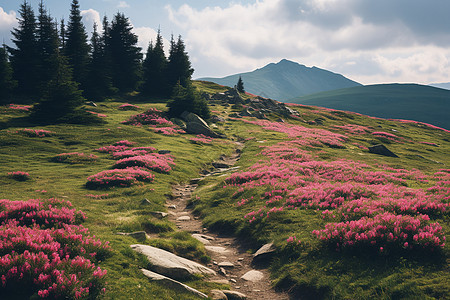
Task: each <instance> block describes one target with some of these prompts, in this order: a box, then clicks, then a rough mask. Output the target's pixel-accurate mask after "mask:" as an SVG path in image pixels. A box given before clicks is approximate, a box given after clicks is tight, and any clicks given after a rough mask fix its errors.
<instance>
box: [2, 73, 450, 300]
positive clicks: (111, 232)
mask: <svg viewBox="0 0 450 300" xmlns="http://www.w3.org/2000/svg"><path fill="white" fill-rule="evenodd" d="M194 84H195V85H196V86H197V87H198V88H199V89H200V90H203V91H206V92H209V93H216V92H221V91H224V89H223V87H220V86H217V85H213V84H210V83H204V82H195V83H194ZM132 100H133V97H131V96H130V97H129V99H126V101H128V102H130V103H133V104H136V105H138V106H140V107H141V108H140V110H138V111H121V110H118V109H117V107H118V106H119V105H121V104H123V102H124V101H125V100H121V101H114V100H109V101H106V102H101V103H98V105H99V106H98V107H89V110H92V111H95V112H98V113H102V114H106V115H107V117H106V118H104V121H105V123H104V124H99V125H95V126H82V125H67V124H60V125H49V126H34V125H33V124H31V123H29V122H28V120H27V119H26V118H25V116H26V115H27V113H23V112H14V111H9V110H8V111H5V112H2V114H1V115H0V124H1V126H0V128H2V129H1V130H0V161H1V162H2V163H1V164H0V185H1V187H2V191H1V198H5V199H10V200H26V199H30V198H50V197H57V198H62V199H66V200H69V201H71V202H72V203H73V205H74V207H75V208H77V209H79V210H82V211H83V212H85V213H86V215H87V217H88V219H87V220H86V222H85V223H84V226H86V227H88V228H89V230H90V231H91V233H92V234H94V235H96V236H97V237H99V238H101V239H102V240H104V241H110V243H111V246H112V249H113V253H112V256H111V257H109V258H107V259H105V261H102V262H101V263H100V267H101V268H103V269H106V270H107V271H108V275H107V281H108V285H107V292H106V294H105V295H104V296H103V298H104V299H196V297H194V296H191V295H189V294H180V293H178V292H174V291H172V290H168V289H165V288H164V287H163V286H160V285H158V284H157V283H152V282H149V281H148V280H147V279H146V278H145V277H144V276H143V275H142V274H141V271H140V270H139V268H142V267H146V266H147V264H148V262H147V261H146V259H144V258H143V257H142V256H141V255H138V254H136V253H135V252H133V251H132V250H131V249H130V247H129V245H131V244H135V243H137V242H140V241H136V240H135V239H133V238H131V237H128V236H122V235H117V234H116V233H117V232H133V231H139V230H146V231H147V232H148V233H153V235H152V236H155V238H152V239H147V240H146V241H144V243H146V244H148V245H154V246H158V247H161V248H164V249H168V250H170V251H174V252H175V253H178V254H179V255H182V256H184V257H188V258H195V259H196V260H197V261H200V262H203V263H205V262H207V261H208V257H207V255H206V253H205V250H204V248H203V246H202V245H201V244H200V243H198V242H197V241H196V240H194V239H192V238H191V237H190V236H189V235H188V234H186V233H183V232H177V231H175V228H174V225H173V224H171V223H169V222H168V221H167V220H164V219H162V220H159V219H156V218H154V217H152V216H151V215H150V212H151V211H166V208H165V206H164V204H165V200H166V195H168V194H170V192H171V185H172V184H176V183H181V182H187V181H188V180H189V179H190V178H195V177H198V175H199V171H200V170H201V169H203V168H207V167H208V164H209V163H210V162H212V161H214V160H216V159H218V157H219V156H220V155H221V154H230V153H231V152H232V151H233V148H234V144H233V143H232V142H231V140H234V141H235V140H241V141H244V142H245V147H244V150H243V153H242V156H241V159H240V161H239V162H238V163H237V166H239V167H240V170H245V169H246V168H248V167H249V166H251V165H253V164H254V163H255V162H257V161H258V160H259V159H261V157H260V156H258V155H257V154H258V153H259V152H260V151H261V146H265V145H272V144H275V143H277V142H280V141H283V140H286V135H285V134H283V133H278V132H272V131H268V130H264V129H262V128H261V127H259V126H256V125H251V124H246V123H243V122H241V121H239V120H230V119H228V118H227V115H228V114H230V113H232V112H233V111H234V110H233V108H232V107H223V106H220V105H215V106H214V107H213V108H212V109H213V110H215V111H217V112H218V113H217V114H219V115H221V116H222V117H224V118H225V119H226V121H225V122H223V124H219V128H218V130H220V131H221V132H223V133H225V134H226V135H227V137H228V138H227V139H223V140H215V141H214V142H213V143H212V144H208V145H198V144H194V143H191V142H189V140H188V138H189V137H192V135H179V136H164V135H161V134H155V133H154V132H153V131H151V130H149V129H147V128H145V126H144V127H134V126H129V125H124V124H121V121H124V120H126V119H127V118H128V117H129V116H131V115H134V114H137V113H140V112H143V111H144V110H146V109H148V108H150V107H156V108H158V109H163V110H164V109H165V106H166V104H165V103H164V102H159V103H157V100H152V101H150V102H149V103H146V102H144V101H143V99H140V100H139V102H133V101H132ZM296 109H297V110H298V111H299V112H300V119H299V120H288V121H289V122H290V123H293V124H298V125H302V126H306V127H316V128H324V129H330V128H332V126H333V125H345V124H347V123H352V124H358V125H364V126H369V127H371V128H373V129H374V130H376V131H385V132H391V133H395V134H396V135H398V136H400V137H402V138H404V139H405V140H408V142H405V143H403V144H400V143H390V144H387V146H388V147H389V149H390V150H392V151H393V152H394V153H396V154H398V155H399V156H400V158H398V159H393V158H388V157H383V156H378V155H373V154H369V153H368V152H367V151H365V150H361V149H360V148H358V147H357V146H356V145H354V144H353V143H358V144H359V145H362V146H366V147H367V146H370V145H372V144H375V143H379V142H380V141H381V140H380V139H379V138H376V137H374V136H372V135H370V134H367V135H354V136H350V138H349V140H348V141H347V142H346V143H345V148H344V149H338V148H329V147H325V146H324V147H321V148H317V149H315V150H314V154H315V155H317V157H318V158H319V159H324V160H335V159H341V158H346V159H352V160H358V161H362V162H365V163H367V164H369V165H371V166H373V169H374V170H376V166H375V165H376V164H386V165H389V166H391V167H394V168H406V169H413V168H416V169H419V170H421V171H423V172H424V173H426V174H432V173H433V172H436V171H437V170H438V169H443V168H449V165H450V158H449V156H448V153H450V135H449V134H448V133H446V132H444V131H440V130H436V129H432V128H428V127H424V126H421V125H417V124H404V123H399V122H395V121H388V120H381V119H372V118H367V117H365V116H361V115H355V114H348V113H343V112H333V111H331V112H330V111H325V110H318V109H316V108H311V107H297V108H296ZM269 118H271V119H272V120H276V119H277V118H278V117H277V116H269ZM317 118H322V119H323V125H308V122H310V121H313V120H316V119H317ZM19 128H33V129H45V130H50V131H53V132H55V134H54V135H53V136H50V137H45V138H28V137H24V136H22V135H19V134H17V133H15V130H16V129H19ZM393 130H395V131H393ZM333 131H336V132H340V131H339V130H333ZM250 138H253V139H250ZM124 139H127V140H129V141H133V142H136V146H152V147H155V148H157V149H158V150H170V151H171V154H172V155H173V156H174V157H175V162H176V166H175V167H174V169H173V170H172V171H171V172H170V174H159V173H156V174H155V175H156V178H155V181H154V182H153V183H150V184H145V185H142V186H134V187H130V188H112V189H109V190H88V189H86V188H85V183H86V179H87V177H88V176H90V175H93V174H96V173H97V172H100V171H103V170H106V169H109V168H111V166H112V165H113V164H114V160H113V159H112V158H111V156H110V155H109V154H105V153H98V152H96V151H94V149H96V148H99V147H102V146H107V145H110V144H112V143H114V142H116V141H119V140H124ZM383 141H384V142H386V140H383ZM409 141H411V142H409ZM419 142H429V143H436V144H438V145H439V147H433V146H431V145H425V144H420V143H419ZM63 152H83V153H86V154H96V155H97V156H98V157H99V158H98V159H97V160H96V161H93V162H87V163H80V164H74V165H71V164H62V163H55V162H52V158H53V157H54V156H55V155H57V154H60V153H63ZM12 171H26V172H28V173H30V176H31V178H30V180H28V181H24V182H19V181H15V180H13V179H11V178H10V177H8V176H7V173H8V172H12ZM229 174H231V172H229V173H226V174H225V175H224V174H217V175H213V176H209V177H207V178H206V179H205V180H203V181H201V183H200V186H199V187H198V189H197V190H196V193H195V194H196V195H197V196H198V197H199V199H196V200H194V201H193V203H194V205H195V212H196V213H198V215H199V216H200V217H202V218H203V221H204V223H205V226H208V227H210V229H212V230H217V231H224V232H227V233H233V234H236V235H238V236H241V237H245V240H246V242H247V243H249V247H250V251H256V250H257V249H258V247H259V246H260V245H262V244H263V243H265V242H269V241H274V242H275V245H276V247H277V249H278V251H279V254H280V255H278V256H277V258H276V259H275V260H274V261H273V263H272V265H271V266H270V269H271V271H272V274H273V279H274V283H275V285H276V286H277V287H278V288H281V289H288V290H291V291H301V293H302V294H301V295H302V296H303V297H306V298H330V299H331V298H336V299H368V298H373V299H414V298H416V299H427V298H428V299H433V298H436V299H439V298H440V299H445V298H449V297H450V294H449V293H450V291H449V288H448V287H449V286H450V276H449V272H448V263H447V262H446V261H445V260H446V259H447V260H448V254H449V247H448V246H446V248H445V249H444V256H443V258H440V259H437V260H436V259H433V257H429V258H427V257H415V256H411V257H366V256H358V255H353V256H352V255H342V254H339V253H334V252H331V251H327V250H326V249H323V248H321V247H320V245H319V244H318V242H317V241H316V240H315V239H313V237H312V236H311V231H312V230H314V229H317V228H321V227H323V226H324V224H325V223H326V222H325V221H324V220H323V219H322V218H321V213H320V212H318V211H314V210H297V211H285V212H283V213H280V214H277V215H274V217H273V218H272V219H270V220H263V221H261V222H259V223H258V224H255V225H254V226H253V225H252V226H250V225H249V224H248V222H245V221H244V219H243V216H244V215H245V214H246V213H248V212H250V211H251V210H253V209H254V208H255V207H258V205H260V204H261V202H262V201H264V200H260V199H259V195H260V194H261V193H262V192H264V191H265V188H264V187H259V188H255V189H252V190H246V191H244V192H238V193H236V194H233V193H234V192H235V190H231V189H223V185H224V179H225V178H226V177H227V175H229ZM408 185H409V186H410V187H412V188H415V187H421V188H423V187H427V186H428V185H429V184H428V185H427V184H426V183H418V182H408ZM42 190H45V191H46V192H45V193H42V192H41V191H42ZM87 194H94V195H100V194H108V196H107V197H106V199H93V198H90V197H87V196H86V195H87ZM251 196H255V199H254V200H252V201H253V202H249V203H248V205H245V206H242V207H237V206H236V202H237V201H238V200H240V199H242V198H250V197H251ZM144 198H147V199H148V200H150V203H149V204H142V200H143V199H144ZM439 222H440V224H441V225H442V226H443V227H444V230H445V232H447V233H448V232H450V224H449V219H448V216H446V217H442V218H440V219H439ZM292 234H295V235H296V236H297V237H298V238H299V239H300V240H302V246H301V247H299V248H298V249H292V248H290V246H289V245H287V243H286V238H287V237H288V236H290V235H292ZM447 237H448V235H447ZM187 284H188V285H190V286H192V287H194V288H197V289H199V290H200V291H202V292H205V293H207V292H208V291H209V290H211V289H214V288H226V287H225V286H220V285H218V284H213V283H208V282H205V281H203V280H200V279H198V278H197V279H194V280H192V281H189V282H187Z"/></svg>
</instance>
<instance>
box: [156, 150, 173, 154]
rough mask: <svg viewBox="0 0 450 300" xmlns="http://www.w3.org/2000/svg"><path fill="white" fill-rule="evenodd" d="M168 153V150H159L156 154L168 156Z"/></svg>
mask: <svg viewBox="0 0 450 300" xmlns="http://www.w3.org/2000/svg"><path fill="white" fill-rule="evenodd" d="M170 152H171V151H170V150H159V151H158V154H169V153H170Z"/></svg>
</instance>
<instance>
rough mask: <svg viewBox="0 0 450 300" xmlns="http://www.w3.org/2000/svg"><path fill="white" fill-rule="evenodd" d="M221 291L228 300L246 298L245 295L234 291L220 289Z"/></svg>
mask: <svg viewBox="0 0 450 300" xmlns="http://www.w3.org/2000/svg"><path fill="white" fill-rule="evenodd" d="M222 292H223V293H224V294H225V295H226V296H227V298H228V300H240V299H247V296H246V295H244V294H242V293H239V292H236V291H229V290H222Z"/></svg>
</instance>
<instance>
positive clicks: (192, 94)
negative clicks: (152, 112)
mask: <svg viewBox="0 0 450 300" xmlns="http://www.w3.org/2000/svg"><path fill="white" fill-rule="evenodd" d="M167 106H168V108H169V111H168V112H167V114H168V115H169V116H170V117H177V118H179V117H180V115H181V114H182V113H183V112H184V111H188V112H191V113H194V114H197V115H199V116H200V117H202V118H203V119H205V120H207V119H209V118H210V117H211V112H210V110H209V107H208V104H207V103H206V100H205V99H203V98H201V97H200V95H199V94H198V93H197V92H196V91H195V89H194V87H193V86H192V84H190V83H189V84H188V85H187V86H186V87H184V86H182V85H181V82H180V81H178V82H177V84H176V85H175V87H174V88H173V95H172V99H171V100H170V101H169V103H168V104H167Z"/></svg>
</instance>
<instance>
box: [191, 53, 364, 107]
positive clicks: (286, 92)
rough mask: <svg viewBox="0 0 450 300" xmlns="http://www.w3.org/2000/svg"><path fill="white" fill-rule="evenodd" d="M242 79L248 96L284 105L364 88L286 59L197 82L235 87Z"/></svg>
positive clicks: (325, 71) (340, 76) (334, 74)
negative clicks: (321, 94)
mask: <svg viewBox="0 0 450 300" xmlns="http://www.w3.org/2000/svg"><path fill="white" fill-rule="evenodd" d="M239 76H241V77H242V80H243V81H244V87H245V90H246V91H247V92H249V93H252V94H255V95H260V96H263V97H267V98H272V99H275V100H279V101H283V102H284V101H286V100H288V99H291V98H294V97H299V96H303V95H308V94H312V93H318V92H324V91H330V90H335V89H342V88H348V87H354V86H360V85H361V84H359V83H357V82H355V81H352V80H350V79H348V78H345V77H344V76H342V75H340V74H336V73H333V72H330V71H327V70H323V69H319V68H316V67H312V68H309V67H306V66H304V65H301V64H298V63H296V62H292V61H289V60H286V59H283V60H281V61H280V62H279V63H276V64H275V63H271V64H268V65H266V66H265V67H263V68H261V69H257V70H255V71H253V72H248V73H240V74H235V75H230V76H227V77H223V78H212V77H205V78H199V79H198V80H204V81H212V82H215V83H218V84H221V85H226V86H231V87H233V86H235V85H236V84H237V82H238V79H239Z"/></svg>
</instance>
